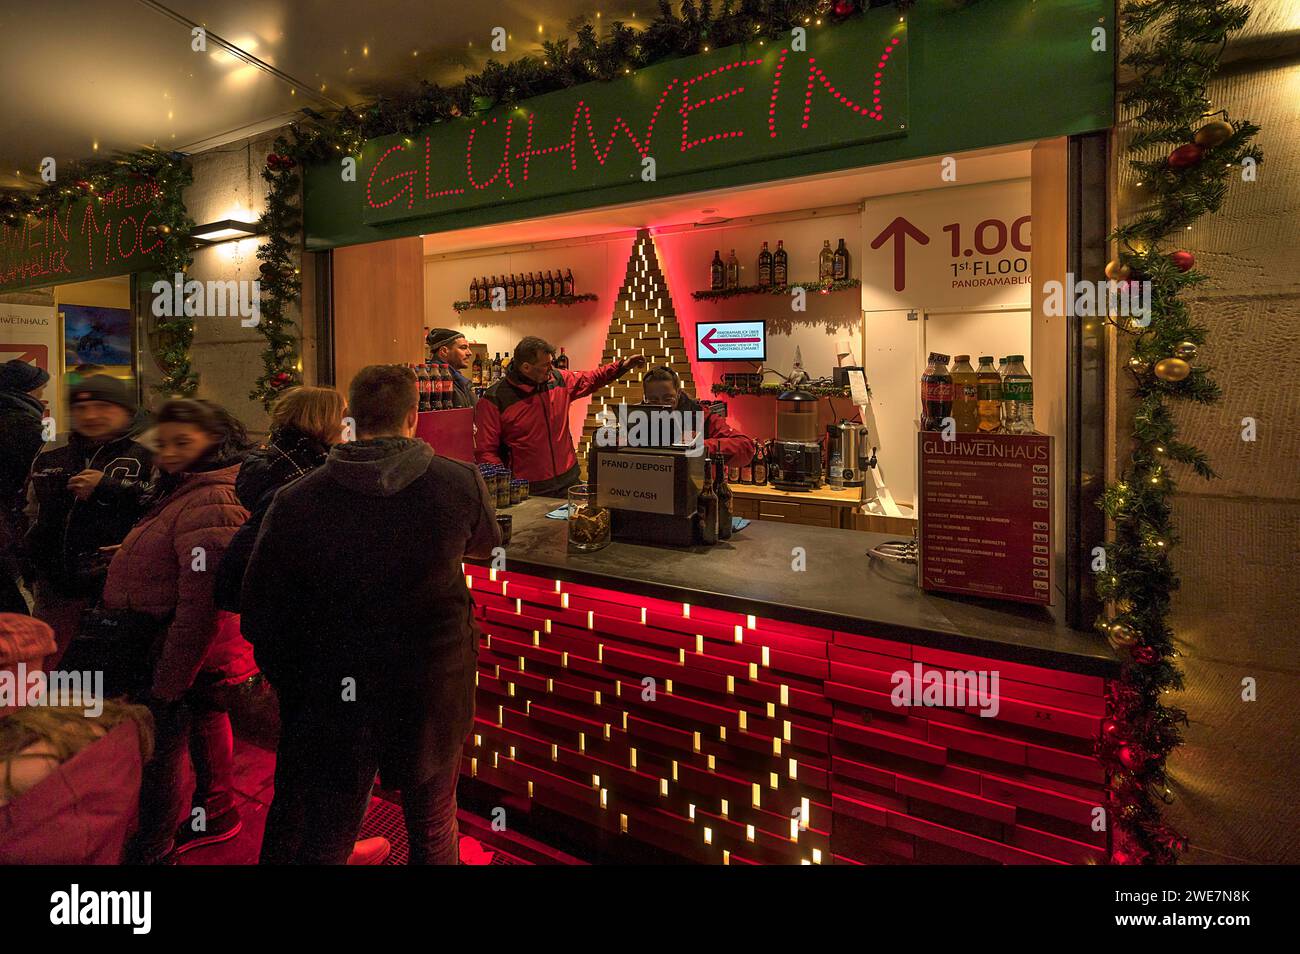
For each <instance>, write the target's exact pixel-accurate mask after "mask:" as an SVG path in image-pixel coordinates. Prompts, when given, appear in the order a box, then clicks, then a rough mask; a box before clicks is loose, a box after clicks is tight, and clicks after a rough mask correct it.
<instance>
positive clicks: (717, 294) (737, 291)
mask: <svg viewBox="0 0 1300 954" xmlns="http://www.w3.org/2000/svg"><path fill="white" fill-rule="evenodd" d="M861 286H862V282H860V281H859V280H858V279H856V278H841V279H840V280H839V281H837V282H829V283H827V282H791V283H790V284H788V285H772V286H770V287H768V288H763V287H761V286H759V285H742V286H740V287H739V288H720V289H718V290H717V291H713V290H712V289H705V290H704V291H697V292H691V297H692V298H694V299H695V300H696V301H721V300H722V299H724V298H735V297H737V296H738V295H788V294H790V289H792V288H803V289H806V290H807V291H810V292H818V293H819V294H822V295H828V294H830V293H831V292H840V291H848V290H849V289H852V288H860V287H861Z"/></svg>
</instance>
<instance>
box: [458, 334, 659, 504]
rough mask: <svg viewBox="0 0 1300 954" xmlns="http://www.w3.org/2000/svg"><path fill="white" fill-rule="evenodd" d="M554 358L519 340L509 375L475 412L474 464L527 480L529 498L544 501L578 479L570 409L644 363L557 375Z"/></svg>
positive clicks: (548, 350)
mask: <svg viewBox="0 0 1300 954" xmlns="http://www.w3.org/2000/svg"><path fill="white" fill-rule="evenodd" d="M554 357H555V349H554V348H553V347H551V346H550V345H549V344H547V343H546V342H545V341H543V340H542V339H541V338H535V337H533V336H531V335H530V336H528V337H527V338H524V339H523V340H522V341H520V342H519V344H517V345H515V354H514V360H513V361H511V362H510V370H509V371H508V372H507V373H506V375H505V376H504V377H503V378H502V379H501V380H500V381H498V382H497V383H496V384H494V385H492V387H490V388H488V389H487V391H486V392H485V393H484V395H483V397H481V398H480V399H479V402H478V404H477V405H475V407H474V427H475V434H474V457H475V459H476V460H477V461H478V463H479V464H504V465H505V466H507V467H509V468H510V471H511V476H512V477H516V478H519V479H521V480H526V481H528V492H529V494H532V495H540V496H543V497H563V496H564V493H565V491H566V490H567V489H568V488H569V487H571V486H573V485H574V484H576V483H577V482H578V480H579V472H578V457H577V454H576V453H575V452H574V449H573V437H572V436H571V435H570V433H569V405H570V404H572V403H573V402H574V401H575V400H577V399H578V398H583V397H586V396H587V395H589V394H592V393H594V392H596V391H598V390H599V389H600V388H603V387H604V386H605V385H607V384H610V383H612V382H614V381H616V380H618V379H619V378H620V377H621V376H622V375H623V374H625V373H626V372H628V371H632V370H635V369H637V368H642V367H645V358H644V357H643V356H642V355H635V356H633V357H631V358H624V359H623V360H622V361H615V362H614V363H613V364H607V365H605V366H604V367H600V368H596V369H595V370H594V371H576V372H575V371H569V370H567V369H566V370H563V371H561V370H560V369H559V368H556V367H554V366H553V364H552V359H553V358H554Z"/></svg>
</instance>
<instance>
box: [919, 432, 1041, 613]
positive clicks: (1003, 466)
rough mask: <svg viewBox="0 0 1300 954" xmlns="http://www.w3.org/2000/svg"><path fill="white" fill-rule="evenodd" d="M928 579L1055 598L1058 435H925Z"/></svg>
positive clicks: (1028, 597)
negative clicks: (1054, 459) (1054, 505)
mask: <svg viewBox="0 0 1300 954" xmlns="http://www.w3.org/2000/svg"><path fill="white" fill-rule="evenodd" d="M918 444H919V455H920V466H919V467H918V474H919V484H920V489H919V495H918V496H919V501H920V524H921V526H920V542H921V556H920V559H921V587H922V588H923V589H927V590H939V591H943V592H947V593H968V594H972V595H976V596H990V597H994V598H996V599H1003V600H1015V601H1017V602H1021V603H1041V604H1045V605H1046V604H1050V603H1051V602H1052V438H1051V437H1048V436H1046V435H1043V434H957V435H955V437H954V439H953V440H950V441H946V440H944V439H943V435H942V434H941V433H940V432H937V431H923V432H922V433H921V434H920V435H919V440H918Z"/></svg>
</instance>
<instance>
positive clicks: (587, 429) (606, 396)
mask: <svg viewBox="0 0 1300 954" xmlns="http://www.w3.org/2000/svg"><path fill="white" fill-rule="evenodd" d="M635 354H644V355H645V357H646V361H647V362H648V367H651V368H653V367H655V366H656V365H660V364H666V365H669V366H671V367H672V369H673V370H674V371H676V372H677V374H678V376H679V377H680V378H681V385H682V390H684V391H685V392H686V393H687V394H689V395H690V396H691V397H694V396H695V381H694V378H693V377H692V376H691V363H690V360H689V359H688V357H687V354H686V345H685V343H684V342H683V340H682V332H681V328H680V327H679V326H678V324H677V313H676V311H674V310H673V302H672V298H671V297H669V295H668V283H667V282H666V281H665V280H664V274H663V270H662V269H661V268H660V266H659V254H658V252H657V251H656V249H655V244H654V239H652V238H651V237H650V231H649V229H641V230H640V231H638V232H637V237H636V241H635V242H634V243H633V244H632V254H631V255H630V256H629V257H628V261H627V273H626V274H625V275H624V278H623V286H622V287H621V288H620V289H619V293H618V298H617V299H616V300H615V302H614V313H613V315H612V316H611V317H610V322H609V333H608V335H607V336H606V338H605V350H604V352H603V353H602V354H601V357H600V363H601V364H609V363H610V362H613V361H617V360H618V359H620V358H626V357H630V356H632V355H635ZM640 401H641V377H640V375H639V374H630V375H627V376H626V377H624V378H622V379H621V380H619V381H616V382H614V384H612V385H611V386H609V387H607V388H605V389H603V390H602V391H600V392H599V393H598V394H595V395H593V396H592V399H591V405H590V406H589V407H588V409H587V420H586V423H585V424H583V427H582V438H581V440H579V441H578V462H579V464H580V466H581V467H582V468H583V471H584V473H585V471H586V467H587V448H588V447H589V445H590V444H591V435H592V434H594V433H595V431H596V428H597V427H598V426H599V425H598V424H597V421H596V415H597V414H598V413H599V412H600V411H601V410H603V409H604V408H605V407H607V406H609V407H617V406H618V405H619V404H622V403H625V402H626V403H627V404H637V403H639V402H640Z"/></svg>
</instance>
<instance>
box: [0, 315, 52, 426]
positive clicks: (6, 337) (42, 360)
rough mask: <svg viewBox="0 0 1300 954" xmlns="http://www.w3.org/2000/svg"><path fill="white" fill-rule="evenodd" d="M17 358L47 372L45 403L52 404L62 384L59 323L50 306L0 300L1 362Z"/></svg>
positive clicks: (48, 406) (48, 405)
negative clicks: (17, 303)
mask: <svg viewBox="0 0 1300 954" xmlns="http://www.w3.org/2000/svg"><path fill="white" fill-rule="evenodd" d="M14 358H17V359H18V360H20V361H27V362H29V363H31V364H34V365H36V367H38V368H41V369H43V370H45V371H48V372H49V375H50V383H49V384H47V385H46V386H45V403H46V407H47V408H50V407H53V405H54V399H55V395H57V394H59V393H61V390H62V387H63V381H62V375H61V371H62V369H63V362H61V361H60V360H59V322H58V314H57V313H56V312H55V310H54V306H53V305H10V304H4V303H0V362H5V361H11V360H13V359H14Z"/></svg>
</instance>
